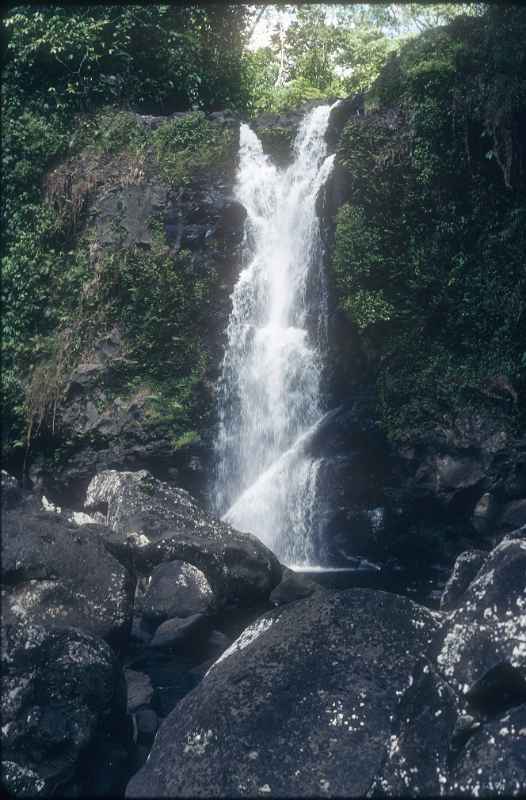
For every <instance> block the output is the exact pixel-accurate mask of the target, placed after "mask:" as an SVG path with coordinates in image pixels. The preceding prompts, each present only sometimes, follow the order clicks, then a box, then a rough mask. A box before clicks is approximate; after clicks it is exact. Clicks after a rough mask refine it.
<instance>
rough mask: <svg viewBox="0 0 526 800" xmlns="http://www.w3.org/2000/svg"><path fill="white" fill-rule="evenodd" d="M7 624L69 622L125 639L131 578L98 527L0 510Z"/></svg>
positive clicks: (110, 638) (108, 637) (107, 636)
mask: <svg viewBox="0 0 526 800" xmlns="http://www.w3.org/2000/svg"><path fill="white" fill-rule="evenodd" d="M2 522H3V525H2V577H3V583H4V587H3V589H2V613H3V619H4V622H5V623H21V624H27V623H28V622H29V621H31V622H33V623H35V624H41V625H55V624H59V623H60V624H61V625H73V626H75V627H79V628H81V629H82V630H85V631H87V632H88V633H91V634H93V635H94V636H100V637H101V638H103V639H106V640H107V641H109V642H110V643H112V644H118V643H120V642H122V641H123V640H125V639H126V637H127V635H128V632H129V628H130V625H131V618H132V606H133V591H134V581H133V578H132V576H131V574H130V572H129V571H128V570H127V569H126V568H125V567H124V566H123V565H122V564H120V563H119V562H118V561H117V560H116V559H115V558H114V557H113V556H112V555H111V554H110V553H109V552H108V551H107V550H106V548H105V546H104V543H103V539H102V538H101V536H100V533H101V531H103V532H104V531H105V530H106V529H103V528H101V527H100V526H91V525H90V526H88V527H86V528H79V527H78V526H77V525H75V524H73V523H70V522H68V521H67V520H65V519H64V518H63V517H62V516H61V515H59V514H55V513H49V512H45V511H40V512H32V511H25V510H24V509H20V508H17V509H13V510H12V511H8V512H7V513H6V514H4V515H3V520H2Z"/></svg>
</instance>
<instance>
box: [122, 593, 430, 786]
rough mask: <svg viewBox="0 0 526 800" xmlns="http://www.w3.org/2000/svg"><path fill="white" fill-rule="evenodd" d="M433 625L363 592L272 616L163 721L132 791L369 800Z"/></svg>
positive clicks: (422, 615)
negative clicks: (367, 795) (399, 708)
mask: <svg viewBox="0 0 526 800" xmlns="http://www.w3.org/2000/svg"><path fill="white" fill-rule="evenodd" d="M437 628H438V623H437V622H436V620H435V618H434V615H433V614H432V613H431V612H429V611H428V610H427V609H425V608H422V607H420V606H417V605H416V604H415V603H413V602H412V601H410V600H408V599H407V598H404V597H400V596H397V595H392V594H387V593H383V592H374V591H370V590H360V589H357V590H349V591H346V592H340V593H329V592H325V591H323V590H320V591H318V592H316V593H315V594H314V595H313V596H312V597H310V598H308V599H306V600H302V601H300V602H297V603H293V604H290V605H286V606H284V607H283V608H281V609H277V610H275V611H271V612H269V613H267V614H265V615H264V616H263V617H261V618H260V619H259V620H258V621H257V622H255V623H254V624H253V625H251V626H249V627H248V628H247V629H246V630H245V631H244V632H243V633H242V635H241V636H240V637H239V638H238V639H237V640H236V642H234V644H233V645H232V646H231V647H230V648H229V649H228V650H226V651H225V652H224V653H223V655H222V657H221V658H220V659H219V660H218V661H217V662H216V663H215V664H214V665H212V667H211V668H210V669H209V671H208V673H207V674H206V676H205V677H204V678H203V680H202V681H201V683H200V684H199V685H198V686H197V687H196V689H195V690H194V691H193V692H191V693H190V694H189V695H187V696H186V697H185V698H184V699H183V700H182V701H181V702H180V703H179V704H178V706H177V709H175V710H174V711H173V713H172V714H170V715H169V716H168V717H167V719H166V720H165V721H164V723H163V724H162V725H161V727H160V729H159V731H158V733H157V737H156V740H155V744H154V747H153V750H152V752H151V754H150V757H149V759H148V761H147V763H146V764H145V765H144V767H143V768H142V769H141V770H140V772H138V773H137V775H135V776H134V777H133V778H132V780H131V781H130V783H129V784H128V788H127V796H128V797H143V796H145V795H149V796H157V797H166V796H172V797H173V796H191V797H198V796H210V795H216V796H217V795H219V796H227V797H236V796H256V795H259V794H265V793H269V794H274V795H277V796H287V797H294V796H296V797H298V796H301V797H305V796H311V795H312V796H324V795H325V796H353V795H358V796H364V795H365V793H366V791H367V790H368V788H369V787H370V785H371V783H372V780H373V778H374V776H375V775H376V773H377V772H378V769H379V767H380V765H381V764H382V761H383V758H384V756H385V754H386V749H387V746H388V740H389V732H390V717H391V716H392V715H393V714H394V712H395V709H396V707H397V705H398V702H399V698H400V696H401V695H402V694H403V692H404V690H405V689H406V688H407V686H408V685H409V683H410V680H411V675H412V671H413V669H414V666H415V663H416V661H417V659H418V655H419V653H420V652H421V651H422V650H424V649H425V648H426V647H427V646H429V644H430V643H431V642H432V640H433V637H434V636H435V634H436V631H437ZM225 765H228V768H225Z"/></svg>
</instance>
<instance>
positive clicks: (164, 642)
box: [150, 614, 209, 650]
mask: <svg viewBox="0 0 526 800" xmlns="http://www.w3.org/2000/svg"><path fill="white" fill-rule="evenodd" d="M208 627H209V621H208V619H207V618H206V616H205V615H204V614H193V615H192V616H191V617H186V618H185V619H178V618H175V619H167V620H166V622H163V623H162V625H159V627H158V628H157V630H156V631H155V633H154V635H153V639H152V640H151V642H150V647H162V648H166V649H175V650H181V649H182V648H184V647H185V645H187V644H188V643H189V642H190V640H195V639H196V637H198V638H200V637H201V635H202V634H203V633H204V632H205V631H206V630H207V628H208Z"/></svg>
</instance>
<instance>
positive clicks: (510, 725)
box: [446, 705, 526, 797]
mask: <svg viewBox="0 0 526 800" xmlns="http://www.w3.org/2000/svg"><path fill="white" fill-rule="evenodd" d="M525 791H526V705H522V706H518V707H516V708H513V709H512V710H510V712H509V713H508V714H505V715H503V716H501V717H500V718H498V719H495V720H492V721H491V722H489V723H488V724H486V725H484V727H482V728H481V729H480V730H477V731H476V732H475V733H474V735H473V736H472V737H471V738H470V739H469V741H468V743H467V744H466V746H465V748H464V750H463V751H462V753H461V755H460V756H459V759H458V761H457V763H456V765H455V767H454V769H453V770H452V772H451V776H450V778H449V780H448V783H447V790H446V794H450V795H453V796H455V797H459V796H460V797H462V796H464V797H497V796H498V797H503V796H507V797H516V796H521V795H522V796H524V793H525Z"/></svg>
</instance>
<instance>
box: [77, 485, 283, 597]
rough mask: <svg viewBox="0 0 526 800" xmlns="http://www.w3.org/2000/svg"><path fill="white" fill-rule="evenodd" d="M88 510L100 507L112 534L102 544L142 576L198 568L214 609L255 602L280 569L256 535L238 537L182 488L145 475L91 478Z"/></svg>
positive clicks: (276, 579) (267, 590)
mask: <svg viewBox="0 0 526 800" xmlns="http://www.w3.org/2000/svg"><path fill="white" fill-rule="evenodd" d="M86 508H87V509H88V510H92V511H93V510H100V509H104V510H105V513H106V518H107V522H108V525H109V526H110V527H111V528H112V530H113V531H114V534H113V535H110V536H108V537H107V539H106V543H107V546H108V547H109V548H110V549H111V550H112V552H114V553H115V554H116V555H117V556H118V557H120V558H122V559H126V558H132V559H133V563H134V564H135V566H136V568H137V569H138V570H140V571H141V572H143V573H144V574H151V572H152V571H153V569H154V568H155V567H156V566H157V565H159V564H161V563H163V562H167V561H175V560H181V561H186V562H188V563H190V564H193V565H194V566H195V567H197V569H199V570H201V571H202V572H203V573H204V574H205V575H206V578H207V580H208V582H209V584H210V587H211V589H212V592H213V594H214V596H215V598H216V600H217V603H218V604H219V605H221V604H236V605H238V604H256V603H258V602H260V601H262V600H265V599H266V598H267V597H268V595H269V593H270V592H271V591H272V589H273V588H274V587H275V586H276V585H277V583H278V582H279V581H280V579H281V569H282V568H281V565H280V563H279V561H278V560H277V559H276V557H275V556H274V554H273V553H272V552H271V551H270V550H269V549H268V548H267V547H265V545H264V544H262V542H261V541H260V540H259V539H258V538H257V537H256V536H252V535H251V534H249V533H240V532H239V531H235V530H234V529H233V528H231V527H229V526H228V525H226V524H225V523H223V522H221V521H220V520H218V519H216V518H215V517H213V516H212V515H210V514H208V513H207V512H205V511H203V509H201V508H200V507H199V506H198V504H197V503H196V501H195V500H194V498H193V497H192V496H191V495H190V494H188V492H185V491H183V490H182V489H176V488H174V487H172V486H170V485H169V484H167V483H163V482H162V481H158V480H156V479H154V478H153V477H152V476H151V475H150V474H149V473H148V472H146V471H145V470H141V471H139V472H115V471H113V470H109V471H107V472H103V473H100V474H99V475H97V476H96V477H95V478H94V479H93V480H92V482H91V483H90V485H89V488H88V494H87V499H86Z"/></svg>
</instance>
